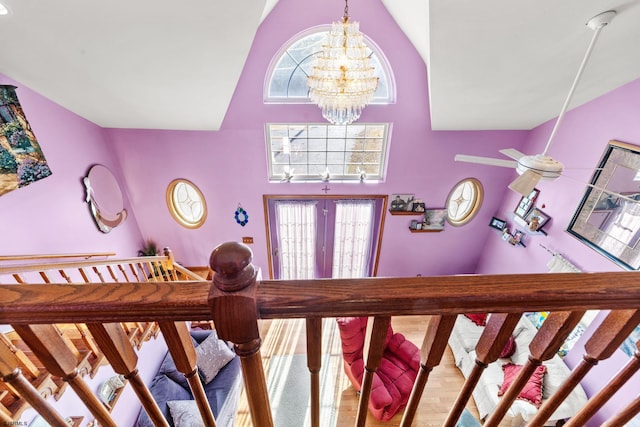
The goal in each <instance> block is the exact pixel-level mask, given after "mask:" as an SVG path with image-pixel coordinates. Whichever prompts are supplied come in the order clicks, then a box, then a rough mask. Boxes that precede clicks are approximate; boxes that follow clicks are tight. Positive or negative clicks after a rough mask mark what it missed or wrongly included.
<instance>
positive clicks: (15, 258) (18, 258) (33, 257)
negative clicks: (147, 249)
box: [0, 252, 116, 262]
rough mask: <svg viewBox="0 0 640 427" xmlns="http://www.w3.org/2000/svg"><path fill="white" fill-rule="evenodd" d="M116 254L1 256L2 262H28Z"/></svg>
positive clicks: (111, 254) (113, 253)
mask: <svg viewBox="0 0 640 427" xmlns="http://www.w3.org/2000/svg"><path fill="white" fill-rule="evenodd" d="M115 255H116V253H115V252H86V253H75V254H38V255H0V262H2V261H26V260H39V259H42V260H46V259H63V258H84V259H89V258H102V257H104V258H106V257H110V256H115Z"/></svg>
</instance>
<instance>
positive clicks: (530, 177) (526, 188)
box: [509, 170, 542, 197]
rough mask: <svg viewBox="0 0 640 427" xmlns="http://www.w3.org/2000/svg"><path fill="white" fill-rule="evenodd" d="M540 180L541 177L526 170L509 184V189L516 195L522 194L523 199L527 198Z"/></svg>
mask: <svg viewBox="0 0 640 427" xmlns="http://www.w3.org/2000/svg"><path fill="white" fill-rule="evenodd" d="M540 178H542V175H540V174H539V173H537V172H534V171H532V170H526V171H524V172H523V173H522V175H520V176H519V177H517V178H516V179H515V180H514V181H513V182H512V183H511V184H509V188H510V189H511V190H513V191H515V192H516V193H520V194H522V195H523V196H524V197H528V196H529V194H531V192H532V191H533V189H534V188H535V187H536V184H538V182H539V181H540Z"/></svg>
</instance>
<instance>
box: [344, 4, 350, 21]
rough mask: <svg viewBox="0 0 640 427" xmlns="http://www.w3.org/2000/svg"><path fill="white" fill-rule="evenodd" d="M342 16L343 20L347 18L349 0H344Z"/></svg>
mask: <svg viewBox="0 0 640 427" xmlns="http://www.w3.org/2000/svg"><path fill="white" fill-rule="evenodd" d="M343 18H344V20H345V21H348V20H349V0H344V15H343Z"/></svg>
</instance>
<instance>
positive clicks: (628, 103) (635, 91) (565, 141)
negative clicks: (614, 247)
mask: <svg viewBox="0 0 640 427" xmlns="http://www.w3.org/2000/svg"><path fill="white" fill-rule="evenodd" d="M578 90H579V88H578ZM638 99H640V80H636V81H634V82H631V83H629V84H627V85H625V86H623V87H621V88H619V89H617V90H615V91H613V92H611V93H609V94H607V95H605V96H602V97H600V98H598V99H596V100H594V101H592V102H590V103H588V104H585V105H583V106H581V107H579V108H576V109H574V110H573V111H571V112H569V113H568V114H567V115H566V117H565V119H564V121H563V123H562V126H561V127H560V128H559V131H558V134H557V137H556V139H555V141H554V142H553V145H552V146H551V149H550V150H549V154H550V155H551V156H552V157H554V158H555V159H557V160H559V161H561V162H563V163H564V165H565V170H566V171H565V173H564V174H565V175H566V176H565V177H561V178H559V179H558V180H556V181H554V182H546V183H540V185H539V186H538V188H539V189H540V191H541V192H540V198H539V202H538V206H539V207H542V206H543V205H544V208H543V211H544V212H546V213H547V214H549V215H550V216H551V217H552V218H553V219H552V222H551V223H550V224H549V226H548V227H547V226H545V229H547V231H548V232H549V235H548V236H547V237H543V236H535V237H531V238H530V239H529V241H528V245H527V248H526V249H525V248H522V247H512V246H510V245H508V244H506V243H505V242H503V241H502V240H500V238H499V236H498V235H497V234H496V235H495V236H489V238H488V239H487V241H486V251H485V254H484V256H483V257H482V259H481V261H480V263H479V266H478V271H477V272H478V273H526V272H531V273H534V272H545V271H547V269H546V263H547V262H548V261H549V260H550V258H551V255H550V254H549V253H548V252H546V251H545V250H544V248H543V247H542V246H541V245H544V246H545V247H547V248H549V249H551V250H552V251H556V252H560V253H562V254H563V255H564V256H565V257H566V258H567V259H569V260H571V261H572V262H573V263H574V264H576V265H577V266H578V267H580V268H581V269H582V270H583V271H587V272H595V271H620V270H621V267H618V266H617V265H616V264H614V263H613V262H611V261H609V260H608V259H607V258H605V257H604V256H602V255H600V254H598V253H597V252H595V251H594V250H593V249H591V248H589V247H587V246H586V245H584V244H582V243H581V242H580V241H578V240H577V239H576V238H574V237H572V236H571V235H569V234H568V233H566V232H565V229H566V227H567V225H568V224H569V221H570V220H571V217H572V215H573V213H574V212H575V209H576V208H577V206H578V203H579V202H580V200H581V198H582V194H583V193H584V189H585V185H584V183H586V182H589V180H590V178H591V174H592V172H593V168H595V167H596V166H597V164H598V162H599V160H600V157H601V155H602V153H603V152H604V150H605V148H606V145H607V143H608V142H609V141H610V140H613V139H615V140H619V141H623V142H628V143H630V144H636V145H640V124H639V123H640V122H638V117H640V104H639V103H638ZM552 126H553V122H550V123H546V124H544V125H542V126H540V127H538V128H536V129H534V130H533V131H531V132H530V134H529V137H528V139H527V142H526V144H525V147H526V148H525V149H524V151H525V152H526V153H530V154H535V153H539V152H541V151H542V150H543V148H544V146H545V144H546V142H547V138H548V135H549V134H550V132H551V129H552ZM572 168H576V169H572ZM579 168H583V169H579ZM585 168H586V169H585ZM570 178H571V179H570ZM518 200H519V197H518V195H516V194H515V193H511V192H510V193H508V194H507V195H506V197H505V199H504V203H503V204H502V205H501V206H500V208H499V209H497V210H496V211H495V214H496V216H499V217H502V218H506V219H507V220H508V221H509V222H510V223H512V212H513V210H514V209H515V206H516V204H517V202H518ZM505 260H508V261H505ZM596 323H597V322H596ZM596 323H594V325H592V327H591V328H590V330H589V331H587V333H586V334H585V335H584V336H583V339H582V340H580V341H579V342H578V344H577V345H576V346H575V347H574V349H573V350H572V351H571V353H569V355H568V356H567V357H566V359H565V360H566V361H567V364H568V365H569V366H574V365H575V364H576V363H578V362H579V361H580V359H581V358H582V354H583V353H584V341H585V340H586V339H587V338H588V337H589V336H590V331H591V330H593V329H594V328H595V326H596ZM628 359H629V357H628V356H626V355H625V354H624V353H623V352H622V351H619V350H618V351H617V352H616V354H614V356H613V357H612V358H611V359H610V360H608V361H606V362H602V363H601V364H599V366H597V367H596V368H595V369H594V370H593V371H592V372H591V373H590V374H589V375H588V377H587V378H586V379H585V380H584V381H583V385H584V387H585V390H586V391H587V392H588V393H589V394H592V393H594V392H596V391H597V390H598V389H599V387H600V386H601V385H602V383H603V382H606V380H607V379H608V378H610V377H611V376H612V375H613V374H614V373H615V372H616V371H617V370H618V369H619V368H620V367H622V366H623V364H624V363H626V361H627V360H628ZM639 380H640V375H636V376H635V377H634V379H633V380H631V383H633V386H627V387H625V388H624V389H622V390H621V391H619V392H618V393H617V394H616V396H615V399H614V401H613V402H612V403H611V404H609V405H608V406H607V408H605V409H603V411H601V412H600V413H599V414H598V415H597V418H594V419H593V420H592V421H591V423H590V425H591V426H599V425H600V424H602V422H603V421H604V420H605V419H606V418H607V415H608V414H611V413H613V412H614V411H615V410H616V409H617V408H619V407H621V406H623V405H624V404H625V403H627V402H628V401H629V400H630V399H631V398H632V397H635V396H637V395H638V393H640V381H639Z"/></svg>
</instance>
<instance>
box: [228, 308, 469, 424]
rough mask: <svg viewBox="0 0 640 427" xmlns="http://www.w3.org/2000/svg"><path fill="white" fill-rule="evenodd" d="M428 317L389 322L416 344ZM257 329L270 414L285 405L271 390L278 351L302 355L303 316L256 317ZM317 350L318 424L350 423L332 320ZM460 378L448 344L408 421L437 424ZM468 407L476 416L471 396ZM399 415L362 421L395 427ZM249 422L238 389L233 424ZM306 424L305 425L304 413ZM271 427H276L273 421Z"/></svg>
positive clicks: (353, 407) (280, 372)
mask: <svg viewBox="0 0 640 427" xmlns="http://www.w3.org/2000/svg"><path fill="white" fill-rule="evenodd" d="M427 319H428V317H427V316H421V317H420V316H411V317H394V318H393V319H392V326H393V329H394V330H395V331H396V332H401V333H403V334H404V335H405V336H406V337H407V339H409V340H410V341H412V342H413V343H414V344H416V345H417V346H418V347H420V346H421V344H422V338H423V335H424V331H425V326H426V322H427ZM260 328H261V330H260V334H261V337H262V338H263V345H262V349H261V353H262V357H263V362H264V367H265V375H266V376H267V380H268V387H269V389H270V400H271V406H272V410H273V411H274V419H275V418H276V415H277V414H276V413H277V411H283V412H286V411H287V410H288V409H287V404H288V402H287V401H286V399H284V400H283V401H279V393H277V392H276V391H277V390H276V388H277V387H279V385H278V384H277V382H278V379H279V377H283V376H286V374H288V372H287V371H286V369H287V366H282V365H281V360H283V358H282V357H281V356H284V355H303V354H306V340H305V322H304V320H302V319H295V320H274V321H261V324H260ZM322 349H323V353H324V357H323V365H322V372H321V378H322V380H321V381H322V384H323V385H322V390H321V394H322V409H321V422H320V424H321V425H322V426H323V427H351V426H353V425H355V418H356V412H357V405H358V395H357V394H356V391H355V389H354V388H353V387H352V386H351V383H350V382H349V380H348V379H347V377H346V375H345V374H344V372H343V368H342V350H341V347H340V338H339V334H338V332H337V328H336V326H335V320H334V319H325V320H324V321H323V345H322ZM274 356H275V357H274ZM289 359H290V358H289ZM274 383H276V384H274ZM463 383H464V377H463V376H462V374H461V373H460V371H459V370H458V368H457V367H456V366H455V364H454V360H453V355H452V354H451V351H450V350H449V349H447V351H446V353H445V356H444V358H443V361H442V363H441V365H440V366H438V367H437V368H435V369H434V370H433V371H432V372H431V374H430V375H429V381H428V383H427V386H426V388H425V391H424V393H423V395H422V399H421V402H420V408H419V411H418V413H417V415H416V417H415V420H414V422H413V425H414V426H425V427H429V426H441V425H442V422H443V421H444V420H445V418H446V416H447V414H448V411H449V408H450V407H451V405H452V404H453V402H454V401H455V398H456V397H457V394H458V392H459V390H460V389H461V388H462V384H463ZM467 409H468V410H469V411H470V412H471V413H472V414H473V415H474V416H475V417H476V418H477V417H478V411H477V409H476V407H475V404H474V402H473V401H470V402H469V403H468V405H467ZM401 418H402V413H399V414H397V415H396V416H395V417H394V418H393V419H392V420H391V421H389V422H382V421H378V420H375V419H374V418H373V417H372V416H371V415H369V417H368V419H367V426H373V427H378V426H380V427H381V426H385V427H391V426H397V425H399V424H400V420H401ZM252 425H253V424H252V422H251V418H250V416H249V411H248V407H247V403H246V398H245V395H244V390H243V393H242V397H241V400H240V407H239V412H238V417H237V418H236V427H251V426H252ZM305 425H310V424H309V423H308V418H307V420H306V423H305ZM276 427H279V425H278V423H276ZM300 427H303V426H300Z"/></svg>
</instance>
